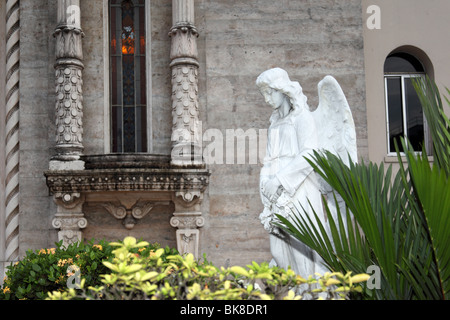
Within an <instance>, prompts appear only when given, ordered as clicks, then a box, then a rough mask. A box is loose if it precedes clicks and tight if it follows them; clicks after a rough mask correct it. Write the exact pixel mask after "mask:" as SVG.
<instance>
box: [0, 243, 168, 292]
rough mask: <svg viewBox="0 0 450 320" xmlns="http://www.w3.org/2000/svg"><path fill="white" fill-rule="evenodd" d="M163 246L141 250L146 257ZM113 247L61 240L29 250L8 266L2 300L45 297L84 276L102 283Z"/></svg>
mask: <svg viewBox="0 0 450 320" xmlns="http://www.w3.org/2000/svg"><path fill="white" fill-rule="evenodd" d="M159 248H160V246H159V245H158V244H153V245H148V246H147V247H146V248H141V252H140V253H141V254H142V255H143V256H146V255H149V254H150V253H151V252H152V250H157V249H159ZM113 249H114V247H113V246H111V245H110V243H108V242H106V241H100V242H99V243H97V244H95V243H94V241H93V240H92V241H90V242H87V243H84V242H79V243H75V244H72V245H70V246H68V247H67V248H65V247H63V246H62V242H59V243H56V244H55V248H50V249H41V250H36V251H32V250H29V251H27V252H26V255H25V257H24V258H23V259H22V260H20V261H18V262H16V263H15V264H13V265H11V266H9V267H8V270H7V272H6V277H5V281H4V284H3V288H2V289H0V300H17V299H27V300H35V299H45V298H46V297H47V296H48V292H52V291H64V290H66V289H67V287H68V286H69V287H73V286H75V285H76V284H77V283H76V282H77V280H78V279H80V278H81V277H82V278H83V279H84V282H85V284H86V285H88V286H97V285H100V284H101V278H100V275H101V274H104V273H106V272H108V271H109V269H108V268H107V267H106V266H105V265H104V264H103V262H104V261H109V260H112V258H113V254H112V250H113ZM137 252H138V251H137V250H135V252H134V253H135V254H137ZM165 252H167V254H174V253H176V250H171V249H168V248H166V250H165Z"/></svg>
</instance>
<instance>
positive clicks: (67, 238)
mask: <svg viewBox="0 0 450 320" xmlns="http://www.w3.org/2000/svg"><path fill="white" fill-rule="evenodd" d="M53 199H54V201H55V203H56V205H57V211H56V214H55V217H54V219H53V221H52V226H53V227H54V228H56V229H59V231H58V240H59V241H61V240H62V241H63V246H65V247H67V246H68V245H70V244H72V243H74V242H77V241H80V240H82V231H81V229H84V228H86V226H87V220H86V219H85V218H84V213H83V203H84V201H85V197H84V196H83V195H82V194H80V193H78V192H74V193H61V192H58V193H55V194H54V198H53Z"/></svg>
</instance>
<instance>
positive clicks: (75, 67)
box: [49, 0, 87, 246]
mask: <svg viewBox="0 0 450 320" xmlns="http://www.w3.org/2000/svg"><path fill="white" fill-rule="evenodd" d="M57 10H58V15H57V20H58V24H57V26H56V29H55V33H54V37H55V39H56V63H55V86H56V105H55V125H56V148H55V149H56V154H55V155H54V156H53V158H52V159H51V161H50V166H49V167H50V168H49V169H50V171H61V170H62V171H67V170H68V171H70V170H83V169H84V162H83V161H82V160H80V156H81V154H82V151H83V144H82V142H83V73H82V72H83V69H84V65H83V62H82V61H83V49H82V38H83V36H84V34H83V31H82V30H81V21H80V19H81V14H80V13H81V12H80V11H81V10H80V0H58V9H57ZM54 201H55V203H56V205H57V212H56V215H55V218H54V219H53V223H52V224H53V227H54V228H57V229H59V232H58V237H59V240H63V245H65V246H67V245H69V244H71V243H73V242H77V241H80V240H82V231H81V229H83V228H85V227H86V225H87V221H86V219H85V218H84V213H83V204H84V195H83V194H80V193H77V192H73V193H65V194H62V193H57V194H55V195H54Z"/></svg>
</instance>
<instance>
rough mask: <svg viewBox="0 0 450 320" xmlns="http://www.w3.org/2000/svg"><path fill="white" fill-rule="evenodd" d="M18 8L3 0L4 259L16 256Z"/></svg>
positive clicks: (13, 258)
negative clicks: (4, 37) (4, 111)
mask: <svg viewBox="0 0 450 320" xmlns="http://www.w3.org/2000/svg"><path fill="white" fill-rule="evenodd" d="M19 9H20V3H19V1H18V0H8V1H6V90H5V91H6V100H5V103H6V123H5V125H6V140H5V146H6V147H5V166H6V168H5V177H6V179H5V180H6V181H5V189H6V193H5V228H6V230H5V238H6V243H5V246H6V252H5V259H6V261H15V260H17V259H18V257H19V152H20V147H19V109H20V104H19V63H20V60H19V59H20V51H19V49H20V14H19Z"/></svg>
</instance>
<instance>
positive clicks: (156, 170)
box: [45, 155, 210, 257]
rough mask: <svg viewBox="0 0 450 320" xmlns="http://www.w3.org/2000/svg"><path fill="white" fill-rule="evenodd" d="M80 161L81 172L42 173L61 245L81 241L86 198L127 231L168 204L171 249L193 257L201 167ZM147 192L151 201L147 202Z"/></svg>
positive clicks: (155, 161)
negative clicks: (54, 209)
mask: <svg viewBox="0 0 450 320" xmlns="http://www.w3.org/2000/svg"><path fill="white" fill-rule="evenodd" d="M80 159H81V160H82V161H83V162H84V163H85V164H86V168H85V169H84V170H49V171H46V172H45V176H46V178H47V186H48V188H49V190H50V193H51V194H52V195H53V196H54V199H55V202H56V204H57V205H58V210H57V214H56V215H55V219H54V222H53V226H54V227H55V228H58V229H60V231H59V237H60V239H63V240H64V243H71V242H73V241H75V240H76V239H78V240H79V239H82V233H81V229H83V228H84V227H86V225H87V221H86V219H84V214H83V208H82V206H83V203H84V202H85V199H86V198H88V199H90V200H89V201H92V199H94V200H93V202H100V204H99V205H100V206H102V207H103V208H105V209H106V210H107V211H108V212H109V214H111V215H112V216H113V217H115V218H116V219H119V220H123V224H124V226H125V228H127V229H132V228H133V227H134V226H135V224H136V223H138V221H139V220H140V219H142V218H143V217H145V216H146V215H148V214H150V213H151V210H152V209H153V207H154V206H156V205H160V204H163V205H168V204H170V202H173V203H174V207H175V211H174V213H173V216H172V217H171V221H170V225H171V226H172V227H174V228H176V229H177V231H176V239H177V248H178V250H179V252H180V253H187V252H190V253H193V254H194V255H195V256H196V257H197V256H198V250H199V236H200V229H201V228H202V227H203V226H204V224H205V219H204V217H203V216H202V212H201V203H202V200H203V194H204V192H205V190H206V188H207V186H208V184H209V176H210V171H209V170H208V169H206V166H205V165H198V166H190V167H183V168H181V167H179V166H172V165H171V164H170V158H165V157H163V158H161V157H156V156H154V155H153V156H150V155H148V156H144V155H139V156H136V155H135V156H131V155H127V156H120V157H119V156H113V155H104V156H81V158H80ZM105 193H107V194H109V195H110V196H109V198H108V200H105V201H103V200H102V198H101V197H100V196H96V195H102V194H105ZM147 193H148V194H153V196H151V197H149V198H147V197H146V196H145V195H146V194H147ZM155 193H157V194H158V196H156V197H155V195H154V194H155ZM137 194H139V196H137ZM142 194H144V197H143V198H142V197H141V195H142ZM94 195H95V196H94ZM119 195H122V196H119ZM125 195H127V196H125ZM133 195H134V196H133Z"/></svg>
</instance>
